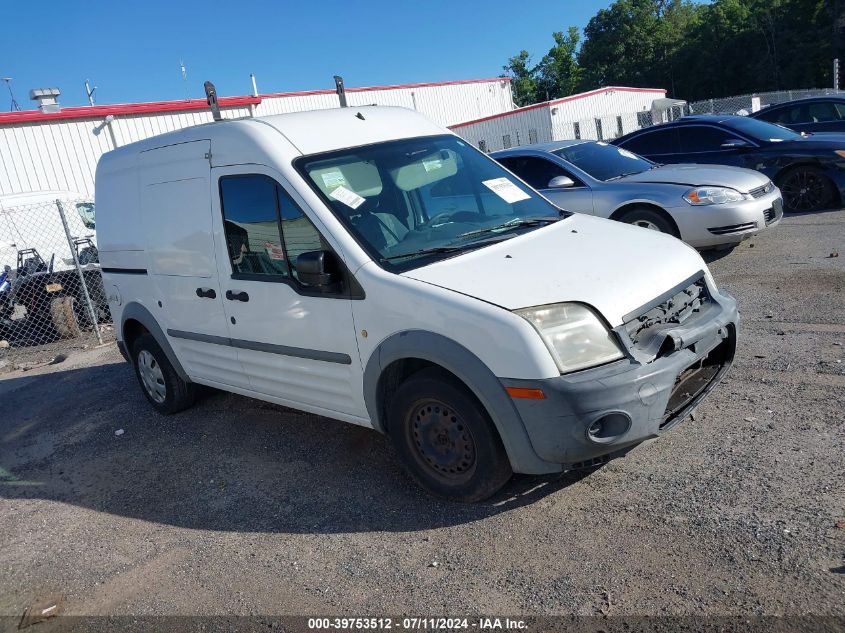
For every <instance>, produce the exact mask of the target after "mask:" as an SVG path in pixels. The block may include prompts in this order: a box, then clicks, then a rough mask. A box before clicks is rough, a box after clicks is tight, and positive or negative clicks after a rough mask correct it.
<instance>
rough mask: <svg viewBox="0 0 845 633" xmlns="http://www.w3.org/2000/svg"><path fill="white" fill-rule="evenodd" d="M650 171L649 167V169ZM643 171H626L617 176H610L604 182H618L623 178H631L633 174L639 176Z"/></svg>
mask: <svg viewBox="0 0 845 633" xmlns="http://www.w3.org/2000/svg"><path fill="white" fill-rule="evenodd" d="M649 169H651V167H649ZM643 171H648V169H644V170H643ZM643 171H626V172H624V173H621V174H619V175H618V176H611V177H610V178H608V179H607V180H605V182H610V181H611V180H619V179H620V178H624V177H625V176H633V175H634V174H641V173H643Z"/></svg>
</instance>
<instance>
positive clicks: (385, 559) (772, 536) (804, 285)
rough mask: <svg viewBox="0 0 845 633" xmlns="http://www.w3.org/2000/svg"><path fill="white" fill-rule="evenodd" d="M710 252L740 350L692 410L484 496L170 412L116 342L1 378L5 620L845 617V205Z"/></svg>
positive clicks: (321, 427) (294, 432)
mask: <svg viewBox="0 0 845 633" xmlns="http://www.w3.org/2000/svg"><path fill="white" fill-rule="evenodd" d="M834 252H838V253H840V256H839V257H830V255H831V254H832V253H834ZM708 259H709V260H711V264H710V265H711V269H712V270H713V273H714V276H715V278H716V280H717V283H718V284H719V285H720V286H722V287H724V288H726V289H728V290H729V291H731V292H732V293H733V294H735V295H736V296H737V298H738V299H739V301H740V307H741V311H742V323H741V340H740V346H739V351H738V358H737V361H736V364H735V366H734V368H733V370H732V372H731V374H730V375H729V377H728V378H727V379H726V381H725V382H724V383H723V384H722V385H721V386H720V387H719V388H718V389H717V390H716V391H715V392H714V393H713V395H712V396H711V397H710V398H709V399H708V400H707V401H706V402H705V403H704V404H703V405H702V406H701V407H700V408H699V410H698V412H697V414H696V417H695V419H694V420H687V421H685V422H684V423H683V424H681V425H679V426H677V427H676V428H675V429H674V430H673V431H671V432H670V433H668V434H667V435H666V436H664V437H663V438H661V439H660V440H658V441H656V442H651V443H648V444H645V445H642V446H640V447H638V448H637V449H636V450H634V451H633V452H631V453H629V454H628V455H627V456H626V457H624V458H622V459H618V460H615V461H612V462H610V463H609V464H607V465H606V466H604V467H603V468H600V469H598V470H595V471H591V472H586V473H579V474H570V475H563V476H558V477H551V478H548V477H547V478H532V477H517V478H515V479H514V480H513V481H512V482H511V483H510V484H509V485H508V486H507V488H506V489H505V491H504V492H503V493H502V494H500V495H499V496H497V497H496V498H495V499H493V500H492V501H490V502H487V503H483V504H479V505H472V506H467V505H457V504H451V503H445V502H440V501H436V500H433V499H431V498H429V497H427V496H426V495H425V494H423V493H421V492H420V491H419V490H418V489H417V488H416V487H415V486H414V485H413V484H411V483H410V482H409V481H408V480H407V479H406V478H405V477H404V476H403V475H402V473H401V472H400V470H399V468H398V466H397V465H396V463H395V461H394V459H393V456H392V455H391V451H390V448H389V445H388V443H387V441H386V440H385V439H384V438H383V437H381V436H380V435H378V434H376V433H375V432H372V431H368V430H366V429H362V428H358V427H354V426H350V425H346V424H342V423H339V422H334V421H331V420H327V419H323V418H320V417H317V416H313V415H309V414H304V413H298V412H295V411H291V410H288V409H284V408H281V407H277V406H273V405H269V404H264V403H261V402H258V401H254V400H249V399H246V398H243V397H240V396H234V395H227V394H224V393H216V392H213V393H209V394H207V395H205V396H204V397H203V399H202V400H201V402H200V403H199V404H198V406H196V407H194V408H193V409H191V410H189V411H187V412H185V413H183V414H180V415H178V416H175V417H168V418H165V417H161V416H159V415H157V414H155V413H153V412H152V410H151V408H150V407H149V406H148V405H147V403H146V401H145V400H144V398H143V397H142V395H141V392H140V391H139V388H138V387H137V385H136V383H135V379H134V376H133V374H132V372H131V370H130V367H129V366H128V365H127V364H125V363H123V362H122V360H121V359H120V357H119V355H118V354H117V352H116V351H115V350H114V348H113V347H108V348H101V349H94V350H88V351H85V352H80V353H77V354H74V355H71V356H70V357H69V358H68V360H66V361H65V362H64V363H61V364H60V365H56V366H50V367H45V368H38V369H33V370H31V371H28V372H23V373H22V372H15V373H10V374H5V375H4V376H3V379H2V380H0V535H2V537H0V542H1V543H2V547H0V614H5V615H8V616H16V617H20V615H21V613H23V611H24V609H25V607H26V606H27V605H29V604H31V603H33V602H35V601H37V600H39V599H42V598H49V597H51V596H57V595H61V596H64V606H63V609H64V612H65V613H67V614H79V615H92V614H100V615H122V614H133V615H158V614H184V615H191V614H245V615H249V614H300V615H303V614H336V613H343V614H348V615H381V614H394V615H395V614H401V613H408V614H419V615H435V614H439V615H449V614H468V613H496V614H576V615H593V614H601V615H610V616H616V615H655V616H660V615H684V616H697V617H701V616H717V615H720V616H726V615H727V616H737V615H742V616H754V615H807V614H815V615H824V614H827V615H836V616H840V617H842V616H845V573H844V572H845V459H843V458H844V457H845V211H832V212H827V213H817V214H812V215H803V216H791V217H787V218H786V219H785V220H784V221H783V222H782V223H781V225H780V226H778V227H777V228H775V229H773V230H771V231H769V232H768V233H765V234H763V235H761V236H758V237H757V238H754V239H753V240H751V241H748V242H745V243H743V244H742V245H741V246H739V247H738V248H737V249H735V250H734V251H733V252H731V253H728V254H723V255H722V256H721V257H717V256H710V257H709V258H708ZM643 274H646V273H645V272H644V273H643ZM121 429H122V430H123V433H122V434H120V435H117V434H116V431H118V430H121ZM15 623H17V620H15ZM39 626H44V625H39Z"/></svg>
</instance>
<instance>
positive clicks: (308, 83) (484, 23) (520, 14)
mask: <svg viewBox="0 0 845 633" xmlns="http://www.w3.org/2000/svg"><path fill="white" fill-rule="evenodd" d="M4 4H5V6H4V7H3V9H2V20H1V21H0V25H2V26H0V77H12V78H13V79H12V84H11V85H12V89H13V91H14V93H15V97H16V99H17V101H18V103H19V104H20V106H21V108H23V109H24V110H28V109H32V108H34V107H35V102H33V101H30V100H29V90H30V89H31V88H46V87H58V88H59V89H60V90H61V93H62V94H61V97H60V98H59V101H60V103H61V104H62V105H65V106H71V105H83V104H87V99H86V96H85V88H84V81H85V80H86V79H90V80H91V83H92V85H96V86H97V91H96V93H95V99H96V102H97V103H98V104H107V103H131V102H139V101H163V100H171V99H184V98H185V97H186V94H187V95H188V96H190V97H191V98H199V97H204V91H203V86H202V84H203V82H204V81H205V80H207V79H210V80H211V81H213V82H214V84H215V85H216V87H217V93H218V95H219V96H233V95H245V94H249V93H250V92H251V89H252V88H251V84H250V79H249V74H250V73H255V75H256V81H257V83H258V90H259V92H263V93H267V92H283V91H294V90H313V89H320V88H333V87H334V81H333V79H332V76H333V75H335V74H339V75H342V76H343V78H344V82H345V84H346V86H347V87H355V86H374V85H386V84H399V83H417V82H429V81H450V80H458V79H480V78H487V77H495V76H497V75H499V74H500V73H501V72H502V66H503V65H504V64H505V63H506V62H507V59H508V58H509V57H511V56H512V55H515V54H517V53H518V52H519V51H520V50H521V49H525V50H527V51H528V52H529V53H531V54H532V58H533V59H534V60H535V61H539V60H540V58H541V57H542V56H543V55H544V54H545V53H546V52H547V51H548V49H549V48H550V47H551V45H552V43H553V42H552V36H551V34H552V32H553V31H562V30H566V28H567V27H568V26H570V25H573V26H578V27H581V28H583V27H584V26H585V25H586V23H587V21H588V20H589V19H590V17H592V16H593V15H594V14H595V13H596V12H597V11H598V10H599V9H600V8H603V7H605V6H607V5H608V4H610V0H523V1H522V2H513V0H511V1H509V2H505V1H502V0H451V1H445V0H425V1H423V2H412V1H409V0H367V1H364V0H360V1H356V0H345V1H340V0H310V1H309V0H299V1H297V2H287V1H284V0H280V1H277V2H271V1H265V0H249V1H247V2H242V3H239V2H238V1H237V0H228V1H227V2H218V1H216V0H205V1H201V0H146V1H145V2H137V1H136V2H132V1H130V0H117V1H115V0H111V1H110V2H105V1H101V0H90V1H86V2H80V1H77V0H43V1H41V2H36V1H34V0H31V1H30V2H9V3H4ZM180 60H184V62H185V65H186V67H187V82H183V80H182V74H181V71H180V66H179V63H180ZM9 106H10V98H9V93H8V91H7V90H6V86H5V85H4V84H0V111H6V110H8V109H9Z"/></svg>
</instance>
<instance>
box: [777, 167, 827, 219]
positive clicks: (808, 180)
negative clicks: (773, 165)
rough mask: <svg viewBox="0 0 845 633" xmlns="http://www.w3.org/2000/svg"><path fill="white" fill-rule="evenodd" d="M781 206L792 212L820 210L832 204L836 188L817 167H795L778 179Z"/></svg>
mask: <svg viewBox="0 0 845 633" xmlns="http://www.w3.org/2000/svg"><path fill="white" fill-rule="evenodd" d="M778 186H779V187H780V192H781V195H783V206H784V209H785V210H786V211H791V212H793V213H796V212H801V211H821V210H822V209H829V208H830V207H831V206H833V201H834V199H835V198H836V189H835V187H834V185H833V183H832V182H831V181H830V179H829V178H828V177H827V176H826V175H825V174H824V172H823V171H822V170H821V169H818V168H817V167H810V166H807V167H796V168H795V169H792V170H790V171H788V172H787V173H786V174H784V175H783V176H782V177H780V178H779V179H778Z"/></svg>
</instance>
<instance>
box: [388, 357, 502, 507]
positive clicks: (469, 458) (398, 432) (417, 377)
mask: <svg viewBox="0 0 845 633" xmlns="http://www.w3.org/2000/svg"><path fill="white" fill-rule="evenodd" d="M387 430H388V435H389V436H390V440H391V443H392V444H393V447H394V449H395V450H396V453H397V455H398V457H399V461H400V463H401V464H402V466H403V467H404V469H405V471H406V472H407V473H408V474H409V475H410V476H411V478H412V479H413V480H414V481H415V482H416V483H417V484H418V485H419V486H420V487H421V488H423V489H424V490H426V491H427V492H429V493H430V494H432V495H434V496H436V497H441V498H444V499H449V500H452V501H461V502H466V503H472V502H476V501H482V500H483V499H487V498H488V497H490V496H491V495H493V494H494V493H496V492H497V491H499V490H500V489H501V488H502V486H504V485H505V484H506V483H507V481H508V480H509V479H510V478H511V476H512V475H513V471H512V470H511V466H510V462H509V461H508V456H507V453H506V452H505V448H504V446H503V445H502V441H501V439H500V438H499V434H498V432H497V431H496V429H495V427H494V426H493V423H492V421H491V420H490V418H489V416H488V415H487V412H486V411H485V410H484V408H483V407H482V406H481V404H480V403H479V402H478V401H477V400H476V399H475V398H474V397H473V396H472V395H471V394H470V393H469V392H468V391H467V390H466V388H465V387H463V385H461V384H460V383H457V382H456V380H455V379H454V378H453V377H452V376H450V375H449V374H448V373H446V372H444V371H442V370H439V369H424V370H422V371H420V372H418V373H416V374H413V375H412V376H411V377H410V378H408V379H407V380H406V381H405V382H403V383H402V384H401V385H400V386H399V389H397V391H396V393H395V395H394V396H393V399H392V401H391V403H390V407H389V410H388V426H387ZM450 442H451V446H450V445H449V443H450Z"/></svg>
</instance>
